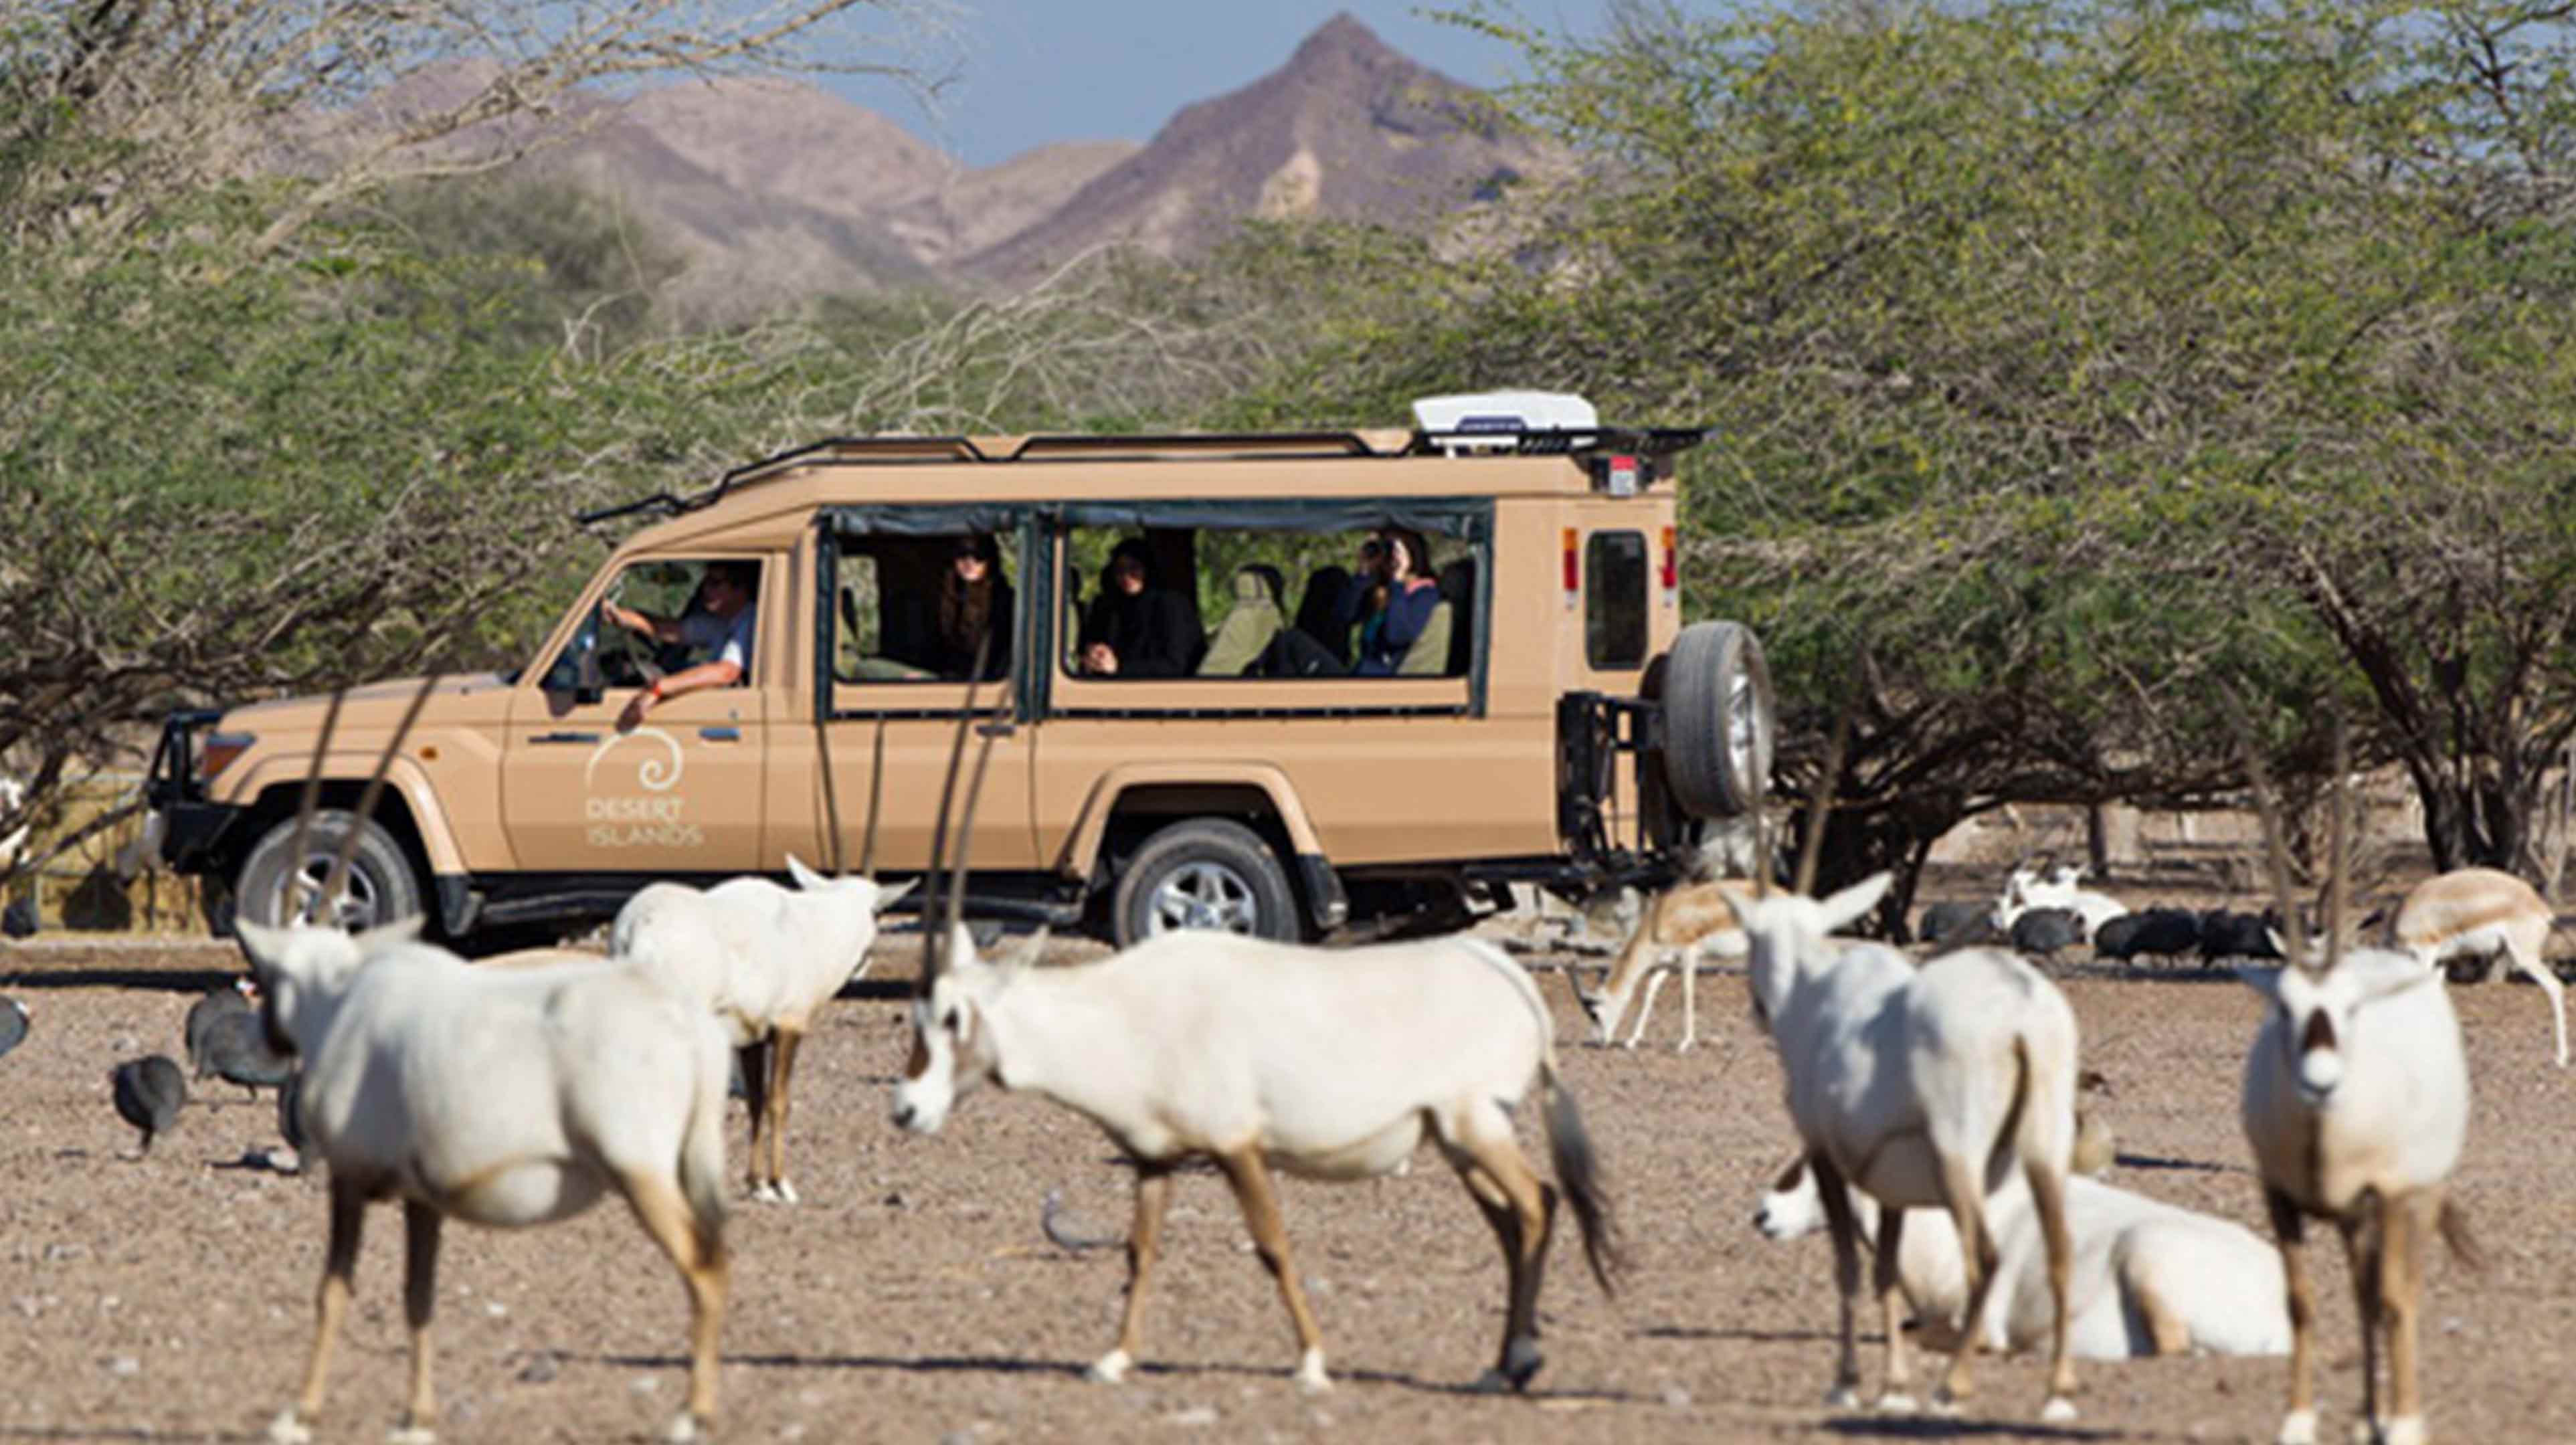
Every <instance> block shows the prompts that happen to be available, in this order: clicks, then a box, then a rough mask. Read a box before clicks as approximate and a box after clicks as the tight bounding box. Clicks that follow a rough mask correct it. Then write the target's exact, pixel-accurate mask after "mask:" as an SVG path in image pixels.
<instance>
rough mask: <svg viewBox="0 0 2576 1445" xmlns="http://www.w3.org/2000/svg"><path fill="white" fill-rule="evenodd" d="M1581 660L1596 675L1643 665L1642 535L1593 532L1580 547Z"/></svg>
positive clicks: (1644, 559)
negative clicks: (1581, 594) (1581, 601)
mask: <svg viewBox="0 0 2576 1445" xmlns="http://www.w3.org/2000/svg"><path fill="white" fill-rule="evenodd" d="M1583 657H1584V660H1585V661H1586V662H1589V663H1590V664H1591V665H1592V666H1593V668H1594V669H1595V670H1596V671H1621V670H1625V669H1627V668H1632V667H1643V666H1645V664H1646V534H1645V533H1643V532H1595V533H1593V534H1592V536H1591V538H1590V539H1589V540H1588V541H1586V542H1585V543H1584V544H1583Z"/></svg>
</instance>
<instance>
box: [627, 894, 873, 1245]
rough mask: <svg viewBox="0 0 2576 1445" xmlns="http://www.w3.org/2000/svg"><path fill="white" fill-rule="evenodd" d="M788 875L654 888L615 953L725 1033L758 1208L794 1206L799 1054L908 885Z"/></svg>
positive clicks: (637, 901) (634, 909) (632, 911)
mask: <svg viewBox="0 0 2576 1445" xmlns="http://www.w3.org/2000/svg"><path fill="white" fill-rule="evenodd" d="M787 871H788V873H789V874H790V875H791V876H792V877H793V878H794V879H795V881H796V886H795V887H794V888H783V887H781V886H779V885H778V884H776V883H773V882H771V881H769V880H768V879H766V878H749V877H746V878H734V879H728V880H727V881H725V882H723V883H719V884H717V885H716V886H715V887H713V888H710V889H708V890H706V891H705V892H703V893H702V892H700V891H698V890H697V889H695V888H688V887H684V886H682V885H680V884H677V883H655V884H652V885H649V886H648V887H646V888H644V889H643V890H642V891H640V892H638V893H637V894H636V895H635V896H634V897H633V898H632V899H630V900H628V902H627V904H626V906H625V908H624V909H622V910H620V911H619V913H618V915H617V922H616V924H615V926H614V927H613V928H612V929H611V930H610V932H609V942H608V951H609V956H610V957H612V958H614V959H616V960H617V961H618V962H619V963H620V964H621V965H622V966H624V967H626V968H628V969H630V970H633V971H634V972H637V973H640V974H642V975H644V976H645V977H647V978H650V979H652V980H653V981H654V982H656V983H658V984H660V985H661V986H662V987H664V988H665V989H668V990H669V991H670V992H672V993H673V994H676V995H677V996H679V997H681V998H686V999H690V1000H693V1001H695V1002H697V1003H699V1004H700V1005H702V1006H703V1007H705V1008H706V1009H708V1010H709V1011H710V1012H712V1013H713V1014H714V1015H715V1016H716V1018H717V1019H718V1021H720V1022H721V1023H722V1024H723V1025H724V1028H725V1033H726V1035H727V1037H728V1039H729V1040H730V1041H731V1043H732V1045H733V1047H734V1048H735V1049H736V1050H737V1051H738V1052H739V1053H740V1055H741V1061H742V1077H743V1085H744V1094H745V1096H746V1101H747V1102H748V1104H749V1105H750V1109H751V1162H750V1187H751V1197H752V1198H754V1199H759V1200H770V1201H775V1202H778V1203H782V1204H793V1203H795V1202H796V1189H795V1186H793V1185H791V1184H789V1183H788V1182H787V1143H786V1138H787V1088H788V1083H789V1081H790V1080H791V1079H792V1078H794V1076H795V1072H796V1053H797V1049H798V1047H799V1046H800V1045H801V1044H802V1043H803V1042H804V1040H805V1035H806V1034H807V1033H809V1032H811V1031H812V1029H813V1027H814V1016H815V1015H816V1014H817V1013H819V1012H821V1010H822V1008H823V1005H825V1004H827V1003H829V1002H831V1000H832V998H833V997H834V996H835V995H836V994H838V993H839V992H840V991H841V987H842V985H844V984H846V983H848V982H849V981H850V980H851V979H854V978H856V977H858V976H859V975H860V974H862V973H864V972H866V971H867V966H868V949H869V946H870V945H871V944H873V943H874V942H875V941H876V936H877V915H878V914H881V913H883V912H884V911H885V910H886V909H887V908H888V907H889V906H890V905H892V904H894V903H895V902H896V901H898V900H899V899H901V898H902V897H903V896H904V895H905V894H908V893H910V892H911V891H912V888H913V885H912V884H910V883H905V884H903V885H902V886H900V887H896V888H883V887H879V886H878V885H877V883H876V882H875V881H874V880H872V879H869V878H864V877H853V876H843V877H838V878H826V877H824V876H823V875H822V874H820V873H817V872H815V871H814V870H813V869H811V868H808V867H806V866H805V864H804V863H803V862H802V861H800V860H799V859H797V858H796V857H794V856H793V855H790V856H789V858H788V859H787ZM764 1055H765V1057H764ZM764 1146H766V1147H765V1148H764Z"/></svg>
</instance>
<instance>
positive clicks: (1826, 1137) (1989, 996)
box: [1735, 843, 2076, 1420]
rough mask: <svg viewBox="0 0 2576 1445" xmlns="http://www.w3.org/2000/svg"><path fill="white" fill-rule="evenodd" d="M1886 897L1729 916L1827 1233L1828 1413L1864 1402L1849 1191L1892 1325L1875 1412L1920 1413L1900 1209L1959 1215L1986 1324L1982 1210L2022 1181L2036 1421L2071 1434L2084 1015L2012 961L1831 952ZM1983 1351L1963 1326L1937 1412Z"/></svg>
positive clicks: (1742, 908)
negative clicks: (1738, 933) (2069, 1217)
mask: <svg viewBox="0 0 2576 1445" xmlns="http://www.w3.org/2000/svg"><path fill="white" fill-rule="evenodd" d="M1808 853H1809V856H1810V857H1812V856H1814V848H1813V846H1812V843H1811V845H1810V847H1809V849H1808ZM1801 867H1802V869H1804V868H1805V867H1806V865H1805V863H1804V862H1803V861H1802V864H1801ZM1889 882H1890V877H1889V875H1888V874H1885V873H1880V874H1878V875H1876V876H1874V877H1872V878H1870V879H1868V880H1867V881H1865V882H1863V883H1859V884H1856V885H1854V886H1852V887H1850V888H1846V889H1844V890H1842V891H1841V892H1839V893H1836V894H1834V895H1832V896H1831V897H1829V898H1825V899H1822V900H1818V899H1813V898H1808V897H1805V896H1803V894H1802V893H1788V894H1776V893H1775V894H1770V895H1769V896H1766V897H1763V898H1759V899H1756V900H1754V901H1752V902H1749V903H1743V904H1738V905H1735V906H1736V907H1737V909H1738V912H1739V914H1740V916H1741V919H1742V922H1743V925H1744V930H1745V933H1746V935H1747V937H1748V938H1749V939H1750V940H1751V944H1752V966H1751V973H1752V989H1753V1009H1754V1014H1755V1016H1756V1017H1757V1018H1759V1019H1760V1020H1761V1021H1762V1022H1763V1024H1764V1025H1765V1026H1766V1027H1767V1028H1768V1029H1769V1031H1770V1034H1771V1038H1772V1041H1773V1042H1774V1043H1775V1044H1776V1045H1777V1046H1778V1048H1779V1053H1780V1065H1781V1069H1782V1071H1783V1072H1784V1073H1785V1074H1786V1075H1787V1076H1788V1102H1789V1116H1790V1118H1791V1120H1792V1121H1793V1122H1794V1123H1795V1124H1796V1126H1797V1129H1798V1137H1799V1138H1800V1140H1801V1141H1803V1143H1804V1145H1805V1147H1806V1150H1807V1157H1808V1162H1809V1165H1810V1167H1811V1168H1812V1169H1813V1170H1814V1172H1815V1175H1816V1180H1817V1183H1818V1185H1819V1186H1820V1188H1821V1190H1822V1193H1823V1200H1824V1206H1825V1211H1826V1217H1827V1219H1828V1222H1829V1223H1830V1225H1831V1227H1832V1232H1833V1239H1834V1273H1835V1280H1836V1282H1837V1284H1838V1285H1839V1286H1840V1288H1841V1293H1842V1300H1841V1352H1840V1355H1839V1357H1838V1359H1837V1361H1836V1364H1835V1369H1834V1385H1833V1390H1832V1392H1831V1393H1830V1394H1829V1395H1828V1396H1827V1400H1828V1402H1829V1403H1830V1404H1833V1405H1835V1406H1838V1407H1844V1408H1849V1407H1851V1406H1854V1405H1857V1404H1858V1403H1859V1394H1858V1391H1859V1385H1860V1362H1859V1355H1858V1352H1857V1350H1856V1348H1855V1345H1854V1341H1853V1314H1854V1310H1855V1307H1856V1304H1857V1301H1858V1299H1859V1295H1860V1263H1859V1253H1858V1249H1859V1239H1860V1234H1859V1226H1858V1223H1857V1221H1856V1220H1855V1219H1854V1217H1853V1214H1852V1211H1851V1208H1850V1205H1849V1201H1848V1199H1847V1198H1846V1196H1845V1194H1844V1192H1843V1190H1844V1186H1845V1184H1846V1183H1848V1184H1849V1185H1850V1186H1851V1187H1853V1188H1856V1189H1859V1190H1862V1191H1865V1192H1866V1193H1868V1194H1870V1195H1871V1196H1872V1197H1874V1198H1876V1199H1877V1200H1878V1202H1879V1203H1880V1204H1882V1205H1884V1206H1886V1212H1885V1215H1884V1216H1883V1222H1882V1223H1881V1225H1880V1228H1879V1233H1878V1240H1877V1246H1878V1247H1877V1251H1876V1254H1877V1261H1876V1263H1877V1267H1876V1277H1875V1281H1874V1282H1875V1285H1876V1288H1877V1290H1878V1295H1879V1303H1880V1309H1881V1313H1882V1315H1883V1316H1884V1318H1885V1321H1886V1327H1887V1382H1886V1389H1885V1393H1884V1394H1882V1395H1881V1397H1880V1399H1879V1407H1880V1408H1881V1409H1887V1410H1904V1409H1911V1408H1913V1401H1912V1399H1911V1397H1910V1396H1908V1395H1907V1394H1906V1388H1907V1386H1908V1384H1909V1383H1910V1374H1909V1370H1908V1367H1907V1363H1906V1358H1905V1344H1904V1335H1903V1334H1902V1332H1901V1331H1900V1330H1899V1328H1898V1290H1899V1287H1900V1284H1901V1282H1902V1280H1901V1275H1900V1272H1899V1269H1898V1261H1899V1257H1900V1250H1901V1248H1902V1245H1903V1242H1904V1239H1905V1237H1906V1231H1905V1215H1906V1211H1908V1210H1911V1209H1919V1208H1936V1209H1946V1210H1947V1211H1948V1212H1949V1215H1950V1219H1951V1222H1952V1224H1953V1225H1954V1226H1955V1228H1956V1230H1957V1234H1958V1238H1959V1239H1960V1240H1961V1241H1962V1242H1963V1247H1962V1250H1961V1254H1962V1262H1963V1263H1964V1264H1965V1266H1966V1269H1967V1288H1966V1291H1965V1294H1966V1301H1967V1303H1966V1312H1965V1315H1964V1319H1967V1320H1974V1319H1980V1318H1983V1316H1984V1312H1985V1307H1986V1294H1987V1291H1988V1290H1990V1289H1991V1288H1993V1286H1994V1283H1995V1280H1996V1278H1997V1275H1998V1273H1999V1271H1998V1268H1997V1263H1998V1260H1997V1248H1996V1242H1995V1236H1994V1233H1993V1232H1992V1231H1990V1230H1989V1229H1988V1228H1987V1226H1986V1198H1987V1196H1988V1195H1989V1194H1992V1193H1994V1192H1995V1191H1996V1190H1997V1189H1999V1188H2000V1187H2001V1186H2002V1184H2003V1182H2004V1180H2005V1178H2006V1177H2007V1176H2008V1175H2010V1174H2012V1173H2015V1172H2018V1173H2020V1174H2021V1175H2022V1176H2023V1178H2024V1179H2025V1180H2026V1181H2027V1183H2028V1185H2029V1188H2030V1196H2031V1200H2032V1202H2033V1204H2034V1206H2035V1207H2036V1209H2037V1212H2038V1217H2039V1228H2040V1238H2041V1245H2042V1249H2043V1252H2044V1254H2045V1257H2046V1261H2047V1272H2048V1274H2047V1277H2048V1286H2049V1294H2050V1300H2051V1305H2052V1309H2051V1316H2050V1321H2049V1385H2048V1399H2047V1403H2046V1405H2045V1406H2044V1408H2043V1409H2042V1411H2041V1417H2042V1418H2043V1419H2048V1420H2066V1419H2071V1418H2073V1417H2074V1414H2075V1406H2074V1403H2073V1401H2072V1399H2071V1398H2070V1397H2071V1396H2072V1395H2073V1394H2074V1392H2075V1367H2074V1361H2073V1357H2072V1355H2071V1354H2070V1353H2069V1351H2068V1348H2067V1333H2068V1319H2069V1304H2070V1277H2071V1270H2072V1244H2071V1240H2070V1237H2069V1234H2068V1231H2067V1223H2066V1202H2065V1187H2066V1175H2067V1171H2068V1162H2069V1156H2070V1154H2071V1152H2072V1150H2073V1147H2074V1141H2075V1042H2076V1038H2075V1015H2074V1012H2073V1011H2072V1010H2071V1009H2069V1008H2068V1007H2067V1004H2066V999H2065V996H2064V995H2062V994H2060V993H2059V992H2058V991H2057V988H2056V986H2055V985H2054V984H2051V983H2050V982H2049V981H2048V980H2047V978H2045V977H2044V976H2042V975H2041V974H2040V973H2039V971H2038V970H2037V969H2034V968H2032V967H2031V966H2030V964H2028V963H2027V962H2025V961H2023V960H2022V959H2021V958H2019V957H2018V956H2016V955H2014V954H2011V953H2007V952H2004V951H2002V950H1998V949H1990V948H1968V949H1961V950H1959V951H1957V952H1953V953H1947V954H1942V955H1939V956H1937V957H1935V958H1933V959H1932V960H1931V961H1929V962H1927V963H1925V964H1924V965H1923V966H1922V967H1921V968H1920V969H1917V968H1916V967H1915V966H1914V963H1913V961H1912V960H1911V959H1909V958H1907V957H1906V956H1905V955H1904V954H1902V953H1900V952H1898V951H1897V950H1895V949H1893V948H1889V947H1886V946H1884V945H1881V944H1876V943H1863V942H1847V941H1844V940H1839V939H1835V938H1833V937H1831V936H1830V935H1832V934H1833V932H1834V931H1835V930H1836V929H1839V928H1841V927H1843V926H1845V925H1846V924H1849V923H1850V922H1852V921H1853V920H1854V919H1857V918H1859V917H1860V916H1861V915H1862V914H1864V913H1867V912H1868V911H1869V910H1870V909H1872V908H1873V907H1875V906H1877V903H1878V901H1879V899H1880V897H1881V896H1882V895H1884V894H1885V893H1886V891H1887V887H1888V884H1889ZM1974 1349H1975V1336H1974V1334H1973V1333H1971V1332H1969V1331H1967V1330H1966V1329H1965V1328H1964V1327H1963V1328H1961V1330H1960V1334H1959V1347H1958V1350H1957V1352H1956V1353H1955V1354H1954V1355H1953V1356H1952V1358H1951V1362H1950V1368H1949V1372H1948V1376H1947V1379H1946V1381H1945V1383H1944V1384H1943V1385H1942V1386H1941V1388H1940V1390H1939V1391H1938V1392H1937V1393H1936V1395H1935V1396H1934V1401H1935V1404H1936V1407H1948V1406H1951V1405H1954V1404H1955V1403H1956V1402H1959V1401H1963V1400H1965V1399H1966V1398H1967V1397H1968V1396H1969V1394H1970V1393H1971V1392H1972V1390H1973V1384H1972V1382H1971V1380H1970V1377H1969V1369H1968V1358H1969V1356H1970V1354H1972V1353H1973V1352H1974Z"/></svg>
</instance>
